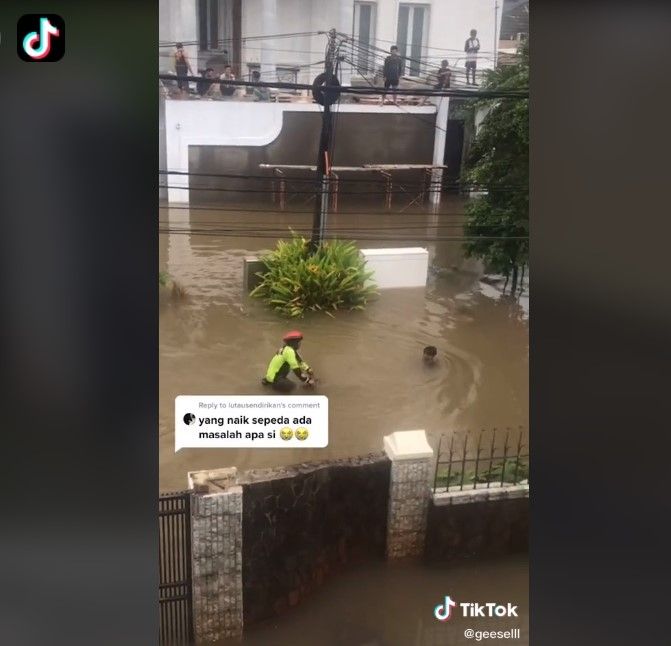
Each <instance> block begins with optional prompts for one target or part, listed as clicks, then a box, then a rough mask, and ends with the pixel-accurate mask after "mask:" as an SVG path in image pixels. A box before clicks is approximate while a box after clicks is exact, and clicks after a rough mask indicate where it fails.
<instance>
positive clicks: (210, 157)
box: [159, 0, 501, 203]
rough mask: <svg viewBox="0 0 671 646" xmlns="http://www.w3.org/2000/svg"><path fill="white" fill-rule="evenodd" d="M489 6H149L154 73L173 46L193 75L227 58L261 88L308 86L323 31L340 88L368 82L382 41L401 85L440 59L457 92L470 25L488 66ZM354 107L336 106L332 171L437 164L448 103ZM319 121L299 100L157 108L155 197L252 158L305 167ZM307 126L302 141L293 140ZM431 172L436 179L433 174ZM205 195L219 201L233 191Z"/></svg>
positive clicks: (167, 62)
mask: <svg viewBox="0 0 671 646" xmlns="http://www.w3.org/2000/svg"><path fill="white" fill-rule="evenodd" d="M500 1H501V0H425V1H424V2H414V1H407V0H406V1H403V0H378V1H377V2H373V1H367V0H366V1H359V0H159V12H160V13H159V18H160V25H159V39H160V45H161V49H160V56H159V69H160V70H161V71H166V72H170V73H174V68H173V67H172V65H173V59H172V55H173V51H174V47H175V43H177V42H181V43H183V45H184V47H185V48H186V50H187V52H188V55H189V58H190V59H191V66H192V68H193V72H194V74H198V69H204V68H205V67H207V66H210V67H213V68H215V70H216V71H219V70H220V69H221V68H222V67H223V65H224V63H226V62H228V63H230V64H231V65H232V66H233V68H234V71H235V72H236V74H237V75H238V78H249V76H250V75H251V71H252V70H253V69H260V71H261V74H262V80H264V81H269V82H272V81H275V80H282V81H297V82H301V83H311V82H312V80H313V79H314V77H315V76H316V75H317V74H319V73H320V72H322V71H323V69H324V66H323V60H324V55H325V48H326V43H327V37H326V32H327V31H328V30H329V29H331V28H335V29H336V30H337V32H338V33H339V34H341V36H340V37H339V40H341V41H344V42H342V44H341V49H340V54H341V55H343V56H344V57H345V62H344V63H343V68H342V69H341V70H340V81H341V83H342V84H343V85H348V84H350V83H352V84H355V82H356V83H357V84H365V83H366V82H371V80H370V79H371V77H373V76H374V74H375V72H376V71H377V70H379V69H380V68H381V67H382V63H383V61H384V58H385V56H386V55H387V53H388V51H389V48H390V47H391V45H393V44H397V45H398V47H399V50H400V53H401V55H402V56H404V57H405V58H406V66H405V76H406V77H409V80H406V81H405V82H403V81H402V86H404V85H405V87H412V86H413V77H414V81H416V80H422V81H426V80H427V75H428V74H429V73H430V72H431V71H432V69H435V68H436V67H438V66H439V65H440V61H441V60H442V59H445V58H446V59H447V60H448V61H449V64H450V67H451V68H452V69H453V70H455V69H456V71H457V74H456V78H455V77H453V85H459V84H460V82H461V80H462V79H461V78H460V75H459V70H460V69H463V65H464V56H465V53H464V51H463V50H464V43H465V41H466V39H467V38H468V37H469V32H470V30H471V29H476V30H477V32H478V37H479V39H480V43H481V50H480V57H479V64H478V68H479V69H480V70H482V69H486V68H492V67H493V65H494V50H495V48H496V43H497V41H498V36H499V30H500V6H499V2H500ZM319 32H321V33H319ZM362 75H363V76H367V77H368V81H364V80H363V79H362V78H361V76H362ZM415 87H416V86H415ZM248 98H251V97H248ZM363 103H364V102H363V101H362V102H361V104H357V103H352V102H345V101H343V105H341V106H340V107H339V108H338V109H339V112H341V113H342V115H341V117H340V118H339V124H340V125H339V133H340V134H339V139H338V141H339V144H338V145H339V151H340V152H339V155H340V156H339V165H342V166H360V165H362V164H371V163H373V164H429V165H433V166H434V167H438V166H440V165H442V164H445V161H444V160H445V156H446V155H445V151H446V135H447V131H448V130H447V122H448V106H449V98H447V97H443V98H442V99H440V100H438V101H435V102H433V103H430V104H427V105H423V104H420V105H417V104H415V105H406V106H403V107H399V106H393V105H385V106H382V105H377V104H375V105H371V104H368V105H364V104H363ZM319 115H320V106H318V105H317V104H315V103H312V102H311V101H310V97H309V96H307V95H306V96H305V97H304V100H303V101H297V102H292V103H275V102H260V103H253V102H252V103H250V102H246V101H242V100H239V101H180V100H175V101H173V100H167V101H162V102H161V118H160V128H161V133H160V165H161V168H162V169H165V170H166V171H169V172H170V173H171V175H170V176H168V178H166V177H163V178H162V179H161V183H162V186H166V187H169V188H167V189H165V188H164V189H162V193H161V194H162V196H163V197H167V199H168V201H169V202H171V203H175V202H183V203H186V202H189V201H190V199H191V197H193V196H194V195H195V198H194V199H197V198H198V194H197V193H195V191H196V188H197V185H198V186H204V185H205V184H206V183H207V182H208V179H207V178H205V177H200V178H198V182H197V185H196V183H194V182H191V181H190V178H189V176H188V173H198V172H200V173H212V172H213V170H216V171H217V172H219V173H222V172H228V173H247V174H258V173H259V172H260V171H259V168H260V164H261V163H262V162H264V163H271V164H287V163H288V164H308V163H309V164H313V163H314V159H315V155H316V145H317V142H318V131H317V130H315V128H316V127H317V126H318V123H319V119H320V116H319ZM310 129H312V130H310ZM308 130H310V132H312V133H313V134H311V135H310V137H309V138H308V139H305V136H306V132H307V131H308ZM313 131H314V132H313ZM364 142H365V145H364ZM448 144H449V142H448ZM313 149H314V150H313ZM218 155H219V156H218ZM215 158H216V160H215ZM175 171H176V172H175ZM434 172H435V177H436V178H437V181H438V180H439V178H440V177H442V170H439V169H437V168H434ZM418 173H421V171H418ZM415 181H417V180H416V179H415ZM212 182H213V186H218V185H219V184H221V182H219V181H218V180H216V181H215V180H214V179H213V180H212ZM216 182H218V183H216ZM207 195H208V196H210V197H212V196H213V195H217V196H218V197H220V198H221V199H222V200H223V199H233V196H234V195H235V194H234V193H233V194H232V193H230V192H226V193H220V194H217V193H208V194H207ZM201 197H202V195H201ZM432 199H439V194H435V193H434V194H433V196H432Z"/></svg>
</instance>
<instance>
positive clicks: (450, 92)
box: [158, 74, 529, 99]
mask: <svg viewBox="0 0 671 646" xmlns="http://www.w3.org/2000/svg"><path fill="white" fill-rule="evenodd" d="M158 78H159V79H161V80H165V81H191V82H198V81H201V82H202V81H203V77H202V76H177V75H176V74H159V75H158ZM211 80H212V81H213V82H217V83H221V84H224V85H236V86H241V87H267V88H278V89H288V90H310V91H312V89H313V86H312V85H310V84H307V83H286V82H282V81H242V80H237V79H236V80H228V79H211ZM323 89H324V90H325V91H330V92H333V93H340V94H354V95H357V94H358V95H366V94H368V95H372V94H383V93H385V92H386V91H385V90H384V88H376V87H374V86H371V87H370V88H357V87H351V86H346V85H345V86H340V85H338V86H333V87H332V88H331V87H330V86H324V88H323ZM396 94H397V95H399V96H454V97H461V98H472V99H476V98H481V99H482V98H492V99H528V98H529V93H528V90H526V89H523V90H459V89H456V88H446V89H442V90H434V89H422V88H417V89H413V90H403V89H400V88H399V89H398V90H396Z"/></svg>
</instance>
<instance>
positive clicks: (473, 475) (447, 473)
mask: <svg viewBox="0 0 671 646" xmlns="http://www.w3.org/2000/svg"><path fill="white" fill-rule="evenodd" d="M528 480H529V439H528V435H527V433H526V432H525V429H524V427H522V426H518V427H516V428H503V429H496V428H493V429H483V430H481V431H477V432H471V431H465V432H459V431H455V432H453V433H449V434H447V435H441V437H440V440H439V443H438V458H437V460H436V470H435V473H434V478H433V490H434V492H436V493H439V492H446V491H463V490H466V489H489V488H492V487H504V486H506V485H515V484H520V483H523V482H528Z"/></svg>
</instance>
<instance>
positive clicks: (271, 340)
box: [159, 199, 528, 491]
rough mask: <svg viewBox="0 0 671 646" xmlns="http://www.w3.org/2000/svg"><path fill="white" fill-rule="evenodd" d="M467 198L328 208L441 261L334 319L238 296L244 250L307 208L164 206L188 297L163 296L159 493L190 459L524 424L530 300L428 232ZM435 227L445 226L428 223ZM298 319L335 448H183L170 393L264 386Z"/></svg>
mask: <svg viewBox="0 0 671 646" xmlns="http://www.w3.org/2000/svg"><path fill="white" fill-rule="evenodd" d="M462 206H463V205H462V203H461V202H459V201H458V200H456V199H455V200H451V201H448V202H447V203H446V204H445V205H444V206H443V207H442V210H443V211H444V214H443V215H428V216H427V215H422V214H419V213H413V212H410V213H404V214H397V213H396V214H390V215H371V214H365V215H364V214H342V213H341V214H337V215H333V216H331V217H330V219H329V227H331V229H332V230H334V231H335V230H338V231H339V232H340V235H342V237H349V238H354V239H357V240H359V241H360V242H359V244H360V246H362V247H385V246H386V247H393V246H424V247H426V248H428V250H429V253H430V263H431V265H433V266H436V267H438V268H439V269H438V270H437V271H432V273H431V276H430V279H429V284H428V286H427V287H426V288H425V289H424V288H422V289H405V290H384V291H382V292H381V294H380V297H379V298H378V300H377V301H375V302H374V303H371V304H370V305H369V306H368V308H367V309H366V310H365V311H363V312H352V313H341V314H339V315H338V316H337V318H336V319H335V320H334V319H331V318H329V317H326V316H323V315H312V316H307V317H306V318H305V319H303V320H302V321H300V323H295V322H293V323H292V322H287V321H286V320H282V319H280V318H279V317H277V316H276V315H275V314H273V313H272V312H270V311H269V310H268V309H266V308H265V307H264V306H263V305H262V304H261V303H259V302H257V301H252V300H250V299H249V298H248V297H247V296H246V295H245V294H244V293H243V289H242V262H243V256H245V255H248V254H250V253H255V252H257V251H259V250H262V249H268V248H270V247H272V246H273V245H274V242H275V239H276V237H277V230H278V228H279V229H282V230H284V231H286V228H287V226H292V227H294V228H298V229H300V228H301V227H303V228H305V227H306V226H309V223H310V221H311V215H310V214H281V215H277V214H274V213H266V212H235V211H222V210H208V209H205V208H198V209H195V208H194V209H191V210H188V209H174V208H173V209H168V208H162V209H161V211H160V218H159V219H160V221H161V228H163V229H165V227H168V226H169V227H170V230H171V231H172V232H171V233H168V232H164V233H162V234H161V235H160V265H161V267H160V268H161V270H166V271H168V272H169V273H170V275H171V276H172V277H173V278H174V279H176V280H177V281H178V282H179V283H180V284H181V285H182V287H183V288H184V289H185V290H186V292H187V293H188V298H187V299H186V300H185V301H183V302H180V303H175V302H170V301H169V300H167V299H166V300H164V301H163V302H162V303H161V309H160V315H159V325H160V330H159V335H160V400H159V406H160V411H159V414H160V428H159V460H160V490H161V491H169V490H176V489H182V488H184V486H185V484H186V472H187V471H189V470H193V469H211V468H218V467H224V466H232V465H234V466H237V467H238V468H239V469H245V468H250V467H265V466H276V465H281V464H291V463H296V462H302V461H305V460H315V459H324V458H327V457H345V456H351V455H356V454H361V453H366V452H369V451H379V450H381V448H382V436H383V435H385V434H388V433H390V432H392V431H395V430H407V429H416V428H423V429H426V431H427V433H428V435H429V438H430V442H431V443H432V444H434V445H437V442H438V437H439V435H440V434H441V433H443V432H448V431H451V430H454V429H462V430H463V429H479V428H491V427H493V426H497V427H502V426H506V425H509V426H516V425H524V426H526V425H527V424H528V319H527V310H528V301H527V298H526V296H523V297H522V298H521V299H520V300H518V301H511V300H510V299H507V298H501V297H500V293H499V291H498V290H497V289H495V288H494V287H492V286H491V285H489V284H487V283H485V282H482V281H481V280H480V277H481V276H480V274H479V272H478V267H477V264H476V263H474V262H473V261H467V260H464V259H463V257H462V253H461V249H460V243H459V242H450V241H439V242H426V241H425V240H424V239H425V238H426V237H427V236H429V235H435V233H436V231H438V232H439V235H440V236H448V235H460V233H461V232H460V230H459V229H458V226H459V224H458V223H459V221H460V219H459V216H458V213H459V212H460V210H461V209H462ZM248 208H251V207H248ZM259 208H261V209H269V206H268V205H267V204H266V205H261V206H260V207H259ZM296 208H304V207H300V206H298V207H296ZM437 224H438V225H440V226H441V227H442V228H440V229H435V228H432V227H435V226H436V225H437ZM445 225H449V226H445ZM390 227H393V228H390ZM242 229H244V231H242ZM381 230H384V233H380V231H381ZM374 237H376V238H377V239H368V238H374ZM383 237H384V238H386V239H380V238H383ZM293 327H299V328H300V329H301V330H302V331H303V332H304V334H305V341H304V342H303V346H302V354H303V355H304V357H305V359H306V360H307V361H308V362H309V363H310V365H312V366H313V367H314V369H315V372H316V374H317V376H318V377H319V380H320V381H319V387H318V389H317V390H316V391H315V392H316V393H318V394H325V395H327V396H328V397H329V404H330V410H329V416H330V425H329V427H330V428H329V446H328V448H326V449H302V450H301V449H273V450H268V449H266V450H264V449H255V450H252V449H240V450H233V449H197V450H196V449H183V450H181V451H180V452H179V453H177V454H175V452H174V437H173V433H174V428H173V426H174V422H173V404H174V398H175V396H177V395H180V394H203V395H204V394H250V395H253V394H267V390H266V389H264V388H263V387H262V386H261V385H260V382H259V380H260V378H261V377H262V376H263V374H264V372H265V369H266V367H267V364H268V361H269V360H270V358H271V357H272V355H273V353H274V352H275V351H276V349H277V347H278V345H279V344H280V339H281V337H282V334H283V332H284V331H285V330H286V329H288V328H293ZM425 345H435V346H436V347H437V348H438V353H439V354H438V363H437V365H435V366H433V367H427V366H425V365H423V364H422V362H421V352H422V348H423V347H424V346H425Z"/></svg>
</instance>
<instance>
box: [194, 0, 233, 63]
mask: <svg viewBox="0 0 671 646" xmlns="http://www.w3.org/2000/svg"><path fill="white" fill-rule="evenodd" d="M232 39H233V0H198V46H199V49H200V50H201V51H213V50H214V51H223V50H231V49H232V48H231V42H232Z"/></svg>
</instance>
